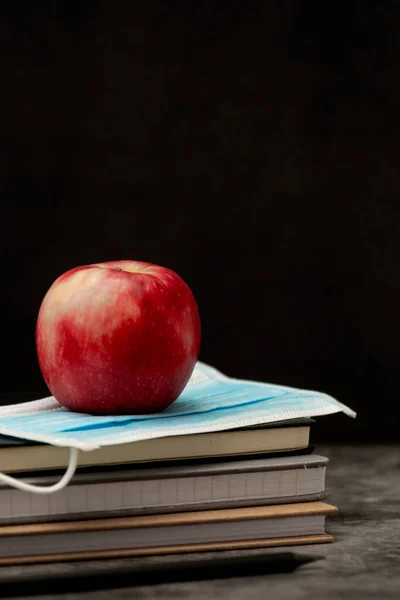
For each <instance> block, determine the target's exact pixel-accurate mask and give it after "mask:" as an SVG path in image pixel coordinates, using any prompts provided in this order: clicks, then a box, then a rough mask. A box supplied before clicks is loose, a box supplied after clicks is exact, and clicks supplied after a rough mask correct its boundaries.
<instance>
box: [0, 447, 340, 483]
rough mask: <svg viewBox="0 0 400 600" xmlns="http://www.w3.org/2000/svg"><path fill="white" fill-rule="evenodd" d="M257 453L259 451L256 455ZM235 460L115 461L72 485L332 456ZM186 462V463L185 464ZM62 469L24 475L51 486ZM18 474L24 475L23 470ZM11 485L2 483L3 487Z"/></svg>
mask: <svg viewBox="0 0 400 600" xmlns="http://www.w3.org/2000/svg"><path fill="white" fill-rule="evenodd" d="M256 456H257V455H256ZM233 458H234V460H225V459H226V457H220V458H219V460H218V461H214V462H211V463H210V462H207V461H200V460H196V461H190V462H188V461H180V462H181V464H178V462H179V461H168V463H165V462H162V463H161V464H160V463H152V464H151V465H149V463H137V465H136V464H135V466H134V467H130V468H129V463H128V464H126V463H125V464H124V465H120V468H118V469H115V466H114V465H108V468H103V469H96V470H92V471H88V472H82V471H81V470H79V471H77V473H76V474H75V476H74V478H73V479H72V481H71V482H70V483H69V485H78V484H94V483H113V482H122V481H144V480H157V479H173V478H174V479H175V478H178V477H200V476H207V475H225V474H230V473H232V474H236V473H246V472H248V473H250V472H258V471H263V472H265V471H283V470H291V469H298V468H299V467H304V468H307V469H311V468H317V467H326V466H327V464H328V463H329V459H328V458H327V457H325V456H320V455H319V454H305V455H303V454H300V455H298V454H295V455H287V456H281V457H271V456H269V455H263V456H262V457H254V455H251V456H250V457H249V458H245V459H242V460H241V457H238V456H234V457H233ZM182 463H183V464H182ZM36 473H37V472H36ZM60 474H61V473H60V472H56V473H54V472H50V473H49V472H46V471H44V472H43V471H42V472H40V474H39V475H38V474H35V475H34V476H33V475H32V472H30V473H29V474H28V475H25V476H24V477H23V479H24V481H25V482H27V483H30V484H33V485H41V486H48V485H52V484H54V483H56V482H57V481H58V480H59V479H60ZM16 476H17V477H18V478H19V479H21V478H22V476H21V474H20V473H17V474H16ZM2 487H3V488H4V487H8V486H6V485H5V484H1V483H0V488H2Z"/></svg>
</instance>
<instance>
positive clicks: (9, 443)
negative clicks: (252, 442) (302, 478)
mask: <svg viewBox="0 0 400 600" xmlns="http://www.w3.org/2000/svg"><path fill="white" fill-rule="evenodd" d="M313 423H315V419H311V418H309V417H301V418H298V419H286V420H285V421H278V422H275V423H262V424H259V425H250V426H248V427H238V428H236V429H232V430H231V429H226V430H225V431H248V430H251V429H278V428H282V427H306V426H309V427H311V425H312V424H313ZM210 433H214V432H210ZM217 433H218V432H217ZM43 445H44V444H41V443H40V442H35V441H32V440H24V439H21V438H14V437H10V436H8V435H1V434H0V449H1V448H10V447H13V446H43Z"/></svg>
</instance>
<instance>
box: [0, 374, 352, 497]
mask: <svg viewBox="0 0 400 600" xmlns="http://www.w3.org/2000/svg"><path fill="white" fill-rule="evenodd" d="M336 412H344V413H345V414H347V415H348V416H351V417H355V416H356V415H355V413H354V411H352V410H351V409H350V408H348V407H347V406H345V405H344V404H341V403H340V402H338V401H337V400H335V399H334V398H332V397H331V396H328V395H327V394H323V393H320V392H313V391H307V390H300V389H295V388H290V387H285V386H279V385H272V384H267V383H260V382H253V381H246V380H239V379H232V378H228V377H226V376H225V375H222V373H220V372H219V371H217V370H216V369H213V368H212V367H209V366H208V365H205V364H204V363H201V362H198V363H197V365H196V368H195V370H194V372H193V375H192V377H191V379H190V381H189V383H188V384H187V386H186V388H185V390H184V391H183V393H182V394H181V396H180V397H179V398H178V399H177V400H176V401H175V402H174V403H173V404H172V405H171V406H170V407H169V408H167V409H166V410H164V411H162V412H160V413H157V414H153V415H124V416H109V417H108V416H104V417H100V416H91V415H86V414H80V413H73V412H70V411H68V410H65V409H63V408H61V407H60V405H59V404H58V403H57V401H56V400H55V399H54V398H53V397H50V398H45V399H43V400H37V401H34V402H29V403H25V404H22V405H21V404H20V405H15V406H6V407H2V408H0V434H3V435H8V436H13V437H18V438H23V439H27V440H34V441H37V442H43V443H48V444H52V445H54V446H68V447H70V448H72V449H76V450H85V451H89V450H94V449H96V448H100V447H102V446H109V445H115V444H123V443H127V442H135V441H139V440H146V439H151V438H160V437H165V436H173V435H185V434H191V433H204V432H210V431H219V430H224V429H234V428H238V427H245V426H249V425H256V424H261V423H272V422H276V421H282V420H286V419H294V418H298V417H313V416H319V415H328V414H332V413H336ZM75 455H76V452H75V453H71V457H73V456H75ZM71 462H73V461H71ZM70 467H71V465H70ZM72 474H73V471H72ZM1 479H2V478H1V477H0V480H1ZM7 479H12V478H7ZM3 481H5V479H4V476H3ZM7 483H9V484H11V485H14V483H12V482H11V481H7ZM47 489H48V488H47ZM30 491H33V490H30ZM34 491H36V490H34ZM52 491H55V490H52Z"/></svg>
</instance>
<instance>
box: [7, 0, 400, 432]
mask: <svg viewBox="0 0 400 600" xmlns="http://www.w3.org/2000/svg"><path fill="white" fill-rule="evenodd" d="M168 4H173V5H174V7H173V8H171V7H168ZM399 17H400V5H399V3H398V2H395V1H393V2H385V1H383V2H380V3H377V2H370V1H366V0H363V1H361V0H360V1H356V2H351V3H347V5H346V7H345V8H340V7H339V6H338V5H335V4H333V3H331V4H329V3H328V4H327V3H320V2H317V1H310V2H300V1H295V0H282V1H280V2H269V1H267V2H266V1H263V2H261V1H259V2H255V1H251V0H249V1H248V2H241V3H236V2H233V1H232V2H228V1H219V2H211V1H208V2H207V1H205V2H194V3H190V2H181V1H177V2H174V3H165V2H159V1H156V0H153V1H151V2H148V3H145V2H140V1H137V2H131V1H126V2H122V1H117V0H113V2H106V1H103V2H100V1H99V2H93V3H92V2H79V1H77V0H68V1H65V2H61V1H53V2H45V1H44V2H40V3H34V2H32V3H28V2H26V3H22V2H20V1H15V2H10V3H7V5H6V6H3V5H2V9H1V13H0V21H1V27H0V29H1V31H0V33H1V35H0V38H1V52H0V65H1V67H0V77H1V93H0V112H1V117H2V118H1V136H0V148H1V157H0V177H1V196H0V198H1V200H0V201H1V221H0V244H1V256H2V258H1V278H0V281H1V290H0V292H1V293H0V314H1V316H2V320H1V323H2V325H1V336H0V353H1V354H0V367H1V380H0V381H1V390H0V391H1V392H2V398H3V401H7V398H8V396H7V394H8V393H10V392H16V391H18V392H23V391H31V392H33V393H34V394H36V396H37V397H39V396H40V395H43V394H45V393H47V390H46V388H45V386H44V383H43V381H42V378H41V374H40V371H39V368H38V365H37V362H36V354H35V346H34V327H35V320H36V315H37V311H38V309H39V306H40V302H41V300H42V298H43V296H44V294H45V292H46V290H47V289H48V287H49V286H50V284H51V283H52V281H53V280H54V279H55V278H56V277H57V276H58V275H59V274H61V273H62V272H63V271H65V270H67V269H68V268H71V267H73V266H76V265H78V264H86V263H88V262H94V261H102V260H111V259H122V258H132V259H141V260H147V261H150V262H155V263H159V264H163V265H166V266H168V267H170V268H172V269H175V270H176V271H177V272H178V273H179V274H180V275H181V276H182V277H183V278H184V279H185V280H186V281H187V283H188V284H189V285H190V286H191V288H192V290H193V292H194V294H195V296H196V298H197V300H198V303H199V307H200V312H201V316H202V323H203V346H202V352H201V358H202V359H203V360H204V361H206V362H209V363H212V364H214V365H215V366H217V367H219V368H220V369H222V370H223V371H225V372H226V373H228V374H230V375H234V376H237V377H248V378H254V379H262V380H264V381H271V382H277V383H283V384H286V385H294V386H299V387H306V388H317V389H320V390H323V391H326V392H328V393H331V394H333V395H335V396H336V397H337V398H338V399H340V400H342V401H343V402H345V403H348V404H349V405H351V406H352V407H353V408H354V409H356V410H357V411H358V413H359V417H358V419H357V420H356V421H353V420H351V419H348V418H345V417H343V416H335V417H325V418H323V419H320V420H319V425H318V428H317V432H316V433H317V439H329V440H333V441H335V440H336V441H342V440H347V441H355V442H358V441H363V440H368V439H370V440H390V439H391V440H394V439H395V438H396V436H397V437H398V425H397V423H396V416H395V414H396V409H397V404H398V393H397V387H398V386H397V376H398V360H399V345H398V336H399V326H400V311H399V308H398V301H399V291H400V284H399V268H398V262H399V250H400V236H399V231H400V225H399V216H400V206H399V202H398V194H399V191H400V170H399V139H400V136H399V125H400V119H399V108H398V107H399V100H400V98H399V95H400V87H399V83H400V80H399V59H400V37H399V35H398V31H399V24H400V18H399ZM376 407H377V408H376ZM384 413H385V414H384Z"/></svg>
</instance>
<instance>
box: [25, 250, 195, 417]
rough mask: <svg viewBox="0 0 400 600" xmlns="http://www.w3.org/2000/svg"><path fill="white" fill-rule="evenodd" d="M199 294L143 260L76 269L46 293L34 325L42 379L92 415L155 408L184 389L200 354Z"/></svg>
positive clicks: (56, 394) (62, 398)
mask: <svg viewBox="0 0 400 600" xmlns="http://www.w3.org/2000/svg"><path fill="white" fill-rule="evenodd" d="M200 341H201V324H200V316H199V311H198V307H197V304H196V301H195V298H194V296H193V294H192V292H191V290H190V289H189V287H188V286H187V285H186V283H185V282H184V281H183V279H181V277H179V275H177V274H176V273H175V272H174V271H172V270H170V269H167V268H165V267H161V266H157V265H152V264H150V263H145V262H139V261H128V260H121V261H110V262H104V263H98V264H91V265H87V266H81V267H76V268H74V269H71V270H69V271H67V272H66V273H64V274H63V275H61V276H60V277H58V279H56V281H55V282H54V283H53V284H52V286H51V287H50V289H49V290H48V292H47V293H46V295H45V297H44V299H43V302H42V304H41V307H40V310H39V315H38V319H37V324H36V350H37V356H38V361H39V366H40V369H41V371H42V374H43V377H44V380H45V382H46V384H47V386H48V388H49V390H50V391H51V393H52V394H53V396H54V397H55V398H56V399H57V400H58V402H59V403H60V404H61V405H62V406H64V407H65V408H68V409H70V410H72V411H75V412H84V413H89V414H98V415H104V414H145V413H155V412H159V411H161V410H163V409H165V408H166V407H167V406H169V405H170V404H172V403H173V402H174V401H175V400H176V399H177V397H178V396H179V395H180V393H181V392H182V391H183V389H184V388H185V386H186V384H187V382H188V380H189V378H190V376H191V374H192V372H193V369H194V367H195V364H196V361H197V359H198V355H199V351H200Z"/></svg>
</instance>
